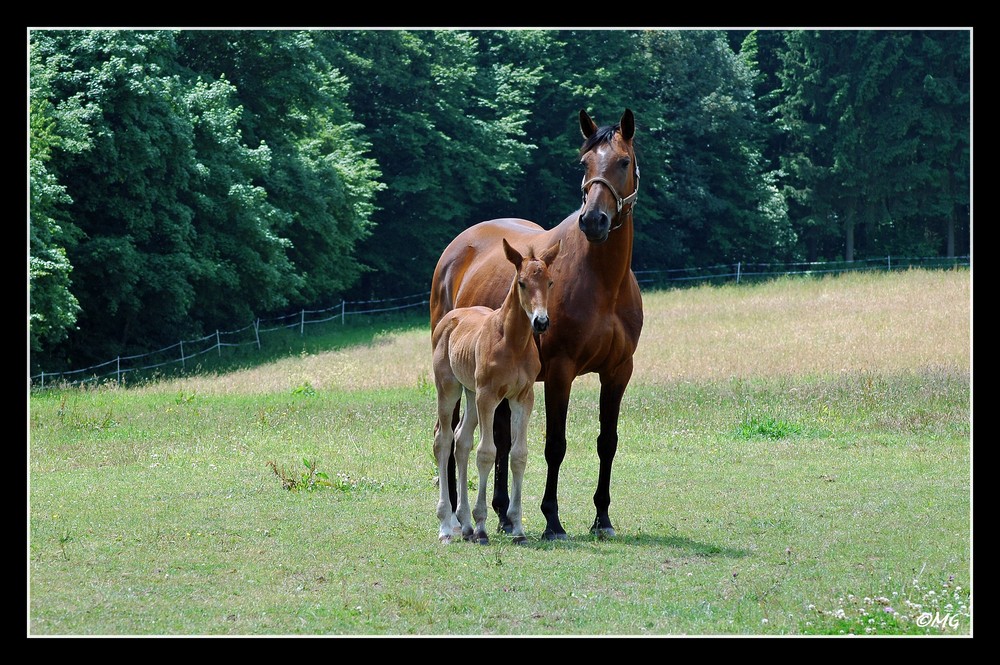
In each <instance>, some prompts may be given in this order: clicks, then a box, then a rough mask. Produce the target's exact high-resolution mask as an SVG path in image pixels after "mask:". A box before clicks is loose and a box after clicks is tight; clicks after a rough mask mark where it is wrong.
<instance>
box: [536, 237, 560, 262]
mask: <svg viewBox="0 0 1000 665" xmlns="http://www.w3.org/2000/svg"><path fill="white" fill-rule="evenodd" d="M560 249H562V240H560V241H559V242H557V243H556V244H554V245H552V246H551V247H549V248H548V249H547V250H545V252H544V253H543V254H542V255H541V256H539V257H538V258H540V259H541V260H542V263H544V264H545V265H546V266H550V265H552V262H553V261H555V260H556V255H557V254H558V253H559V250H560Z"/></svg>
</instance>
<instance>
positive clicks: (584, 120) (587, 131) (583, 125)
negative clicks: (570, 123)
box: [580, 109, 597, 139]
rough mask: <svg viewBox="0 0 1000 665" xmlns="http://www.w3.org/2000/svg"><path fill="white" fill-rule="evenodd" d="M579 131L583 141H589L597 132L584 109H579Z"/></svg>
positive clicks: (595, 126) (594, 123)
mask: <svg viewBox="0 0 1000 665" xmlns="http://www.w3.org/2000/svg"><path fill="white" fill-rule="evenodd" d="M580 131H581V132H583V138H585V139H589V138H590V137H591V136H593V134H594V132H596V131H597V123H596V122H594V121H593V120H591V119H590V116H589V115H587V110H586V109H580Z"/></svg>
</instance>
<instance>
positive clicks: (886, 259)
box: [885, 256, 892, 271]
mask: <svg viewBox="0 0 1000 665" xmlns="http://www.w3.org/2000/svg"><path fill="white" fill-rule="evenodd" d="M885 262H886V265H887V266H889V270H890V271H891V270H892V257H891V256H887V257H885Z"/></svg>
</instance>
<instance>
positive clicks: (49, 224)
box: [28, 54, 86, 353]
mask: <svg viewBox="0 0 1000 665" xmlns="http://www.w3.org/2000/svg"><path fill="white" fill-rule="evenodd" d="M30 72H31V74H30V76H31V81H32V85H31V99H30V103H29V128H30V134H29V160H28V162H29V193H30V216H29V229H28V231H29V257H28V278H29V293H30V298H29V302H30V309H29V338H30V348H31V351H32V353H38V352H40V351H41V350H42V349H43V348H44V347H46V346H49V345H52V344H56V343H59V342H61V341H63V340H64V339H66V337H67V335H68V334H69V332H70V331H71V330H72V329H73V328H74V327H75V324H76V319H77V316H78V314H79V311H80V305H79V302H78V301H77V299H76V297H75V296H74V295H73V293H72V290H71V283H72V282H71V276H70V274H71V272H72V269H73V267H72V265H71V264H70V262H69V259H68V258H67V256H66V247H67V246H68V245H70V244H72V243H73V241H74V240H75V237H74V235H73V231H74V230H75V227H73V226H72V224H71V223H69V221H68V219H67V218H66V216H65V209H66V207H67V206H68V205H69V204H71V203H72V199H71V198H70V197H69V195H68V194H67V193H66V188H65V187H64V186H63V185H61V184H60V183H59V180H58V178H57V176H56V174H55V173H53V172H52V171H51V170H50V169H49V164H50V162H51V159H52V151H53V149H54V148H55V146H57V145H62V146H64V147H65V148H66V149H70V150H73V149H80V148H81V146H82V145H85V144H86V133H85V128H84V127H83V126H82V125H80V124H79V123H73V122H72V115H70V116H68V117H66V118H65V119H64V120H62V122H60V118H59V117H58V116H57V115H56V113H55V109H54V108H53V106H52V104H51V103H50V102H49V100H48V99H47V98H46V96H45V91H46V90H47V81H48V72H47V71H45V68H44V67H43V66H42V63H41V62H40V61H39V59H38V58H37V57H34V54H32V57H31V60H30ZM60 125H62V127H61V129H60ZM61 132H62V135H61ZM74 134H75V135H76V137H77V139H78V141H74V140H73V139H72V136H73V135H74Z"/></svg>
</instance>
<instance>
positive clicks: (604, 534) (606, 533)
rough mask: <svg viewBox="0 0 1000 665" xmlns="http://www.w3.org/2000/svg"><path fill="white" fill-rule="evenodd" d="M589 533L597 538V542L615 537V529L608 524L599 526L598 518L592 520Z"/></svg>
mask: <svg viewBox="0 0 1000 665" xmlns="http://www.w3.org/2000/svg"><path fill="white" fill-rule="evenodd" d="M590 533H591V534H593V535H595V536H597V538H598V539H599V540H607V539H608V538H614V537H615V528H614V527H613V526H611V522H608V525H607V526H601V520H600V518H598V519H596V520H594V525H593V526H592V527H590Z"/></svg>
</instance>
